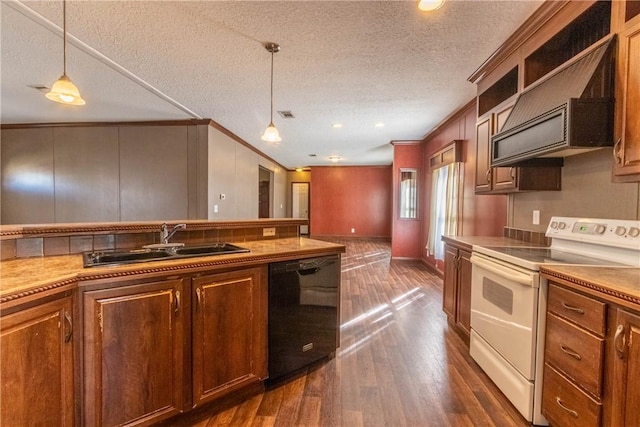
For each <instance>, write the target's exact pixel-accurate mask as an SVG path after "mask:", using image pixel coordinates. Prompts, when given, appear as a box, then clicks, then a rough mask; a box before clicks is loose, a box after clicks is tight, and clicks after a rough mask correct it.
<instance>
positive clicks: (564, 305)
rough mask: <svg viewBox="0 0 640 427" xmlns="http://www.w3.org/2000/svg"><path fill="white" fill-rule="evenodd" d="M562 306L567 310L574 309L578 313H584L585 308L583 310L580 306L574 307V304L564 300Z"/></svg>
mask: <svg viewBox="0 0 640 427" xmlns="http://www.w3.org/2000/svg"><path fill="white" fill-rule="evenodd" d="M562 306H563V307H564V308H566V309H567V310H571V311H574V312H576V313H578V314H584V310H583V309H581V308H579V307H574V306H572V305H569V304H567V303H566V302H564V301H562Z"/></svg>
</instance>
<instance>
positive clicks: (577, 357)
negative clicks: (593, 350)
mask: <svg viewBox="0 0 640 427" xmlns="http://www.w3.org/2000/svg"><path fill="white" fill-rule="evenodd" d="M560 350H562V351H563V352H564V353H565V354H568V355H569V356H571V357H573V358H574V359H576V360H582V356H580V354H579V353H576V352H575V351H573V350H572V349H570V348H569V347H565V346H564V344H561V345H560Z"/></svg>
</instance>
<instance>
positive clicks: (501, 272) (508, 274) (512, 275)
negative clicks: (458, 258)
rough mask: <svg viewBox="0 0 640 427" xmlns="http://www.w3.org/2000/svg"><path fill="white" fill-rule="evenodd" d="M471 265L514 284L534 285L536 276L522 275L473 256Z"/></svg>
mask: <svg viewBox="0 0 640 427" xmlns="http://www.w3.org/2000/svg"><path fill="white" fill-rule="evenodd" d="M471 263H472V264H473V265H476V266H478V267H480V268H482V269H485V270H487V271H490V272H492V273H494V274H497V275H498V276H500V277H503V278H505V279H508V280H511V281H513V282H517V283H520V284H522V285H526V286H533V285H534V275H533V274H526V273H522V272H520V271H518V270H514V269H512V268H509V267H504V266H502V265H500V264H497V263H493V262H491V261H486V260H485V259H483V258H480V257H477V256H473V255H471Z"/></svg>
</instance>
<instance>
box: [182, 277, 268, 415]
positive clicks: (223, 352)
mask: <svg viewBox="0 0 640 427" xmlns="http://www.w3.org/2000/svg"><path fill="white" fill-rule="evenodd" d="M266 293H267V289H266V271H265V270H264V269H262V268H253V269H246V270H239V271H234V272H230V273H220V274H215V275H211V276H207V277H200V278H196V279H193V293H192V298H193V300H194V304H193V403H194V406H197V405H199V404H201V403H204V402H206V401H209V400H212V399H214V398H216V397H219V396H220V395H223V394H226V393H228V392H230V391H232V390H233V389H236V388H238V387H240V386H244V385H246V384H248V383H250V382H257V381H260V380H261V379H262V378H265V377H266V374H267V372H266V371H267V368H266V360H267V356H266V354H267V347H266V325H267V318H266V312H267V311H266Z"/></svg>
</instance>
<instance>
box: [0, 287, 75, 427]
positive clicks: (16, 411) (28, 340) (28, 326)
mask: <svg viewBox="0 0 640 427" xmlns="http://www.w3.org/2000/svg"><path fill="white" fill-rule="evenodd" d="M72 313H73V311H72V305H71V298H70V297H66V298H62V299H59V300H55V301H52V302H47V303H44V304H42V305H38V306H35V307H32V308H28V309H25V310H22V311H19V312H17V313H14V314H10V315H7V316H3V317H2V329H1V330H2V332H1V336H0V402H1V410H0V425H3V426H50V425H58V426H72V425H74V413H73V402H74V394H73V348H72V333H73V324H72V320H71V319H72V317H71V316H72Z"/></svg>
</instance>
